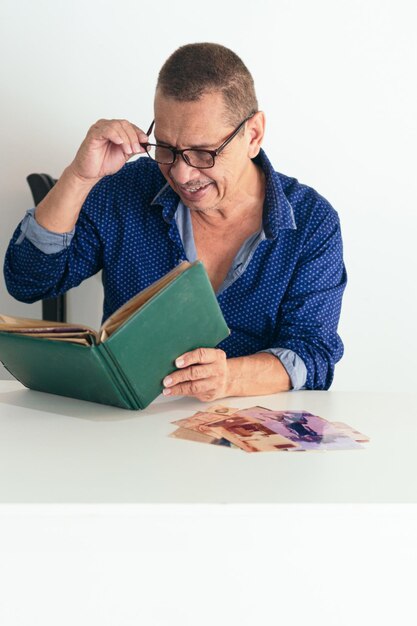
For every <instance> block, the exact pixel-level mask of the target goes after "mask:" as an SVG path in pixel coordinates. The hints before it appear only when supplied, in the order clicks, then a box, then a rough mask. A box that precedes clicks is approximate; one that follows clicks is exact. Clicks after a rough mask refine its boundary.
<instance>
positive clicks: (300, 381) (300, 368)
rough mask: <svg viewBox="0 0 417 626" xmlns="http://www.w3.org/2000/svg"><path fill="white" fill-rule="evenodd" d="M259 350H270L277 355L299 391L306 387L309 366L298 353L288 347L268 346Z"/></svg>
mask: <svg viewBox="0 0 417 626" xmlns="http://www.w3.org/2000/svg"><path fill="white" fill-rule="evenodd" d="M259 352H269V353H270V354H273V355H274V356H276V357H277V358H278V359H279V360H280V361H281V363H282V365H283V366H284V367H285V369H286V371H287V373H288V376H289V377H290V380H291V384H292V389H293V390H294V391H298V390H300V389H302V388H303V387H304V385H305V384H306V380H307V368H306V366H305V363H304V361H303V359H301V358H300V357H299V356H298V354H296V353H295V352H293V351H292V350H288V349H287V348H268V349H267V350H260V351H259Z"/></svg>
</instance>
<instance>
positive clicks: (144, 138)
mask: <svg viewBox="0 0 417 626" xmlns="http://www.w3.org/2000/svg"><path fill="white" fill-rule="evenodd" d="M133 128H134V129H135V131H136V135H137V138H138V141H139V147H140V150H141V152H146V149H145V148H143V147H142V146H141V145H140V144H141V143H147V142H148V141H149V136H148V135H147V134H146V133H145V132H144V131H143V130H142V129H141V128H139V126H136V125H135V124H133Z"/></svg>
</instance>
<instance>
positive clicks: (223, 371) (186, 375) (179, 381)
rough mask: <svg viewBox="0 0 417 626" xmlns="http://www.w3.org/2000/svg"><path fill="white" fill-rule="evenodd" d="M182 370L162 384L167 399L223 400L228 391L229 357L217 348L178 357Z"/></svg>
mask: <svg viewBox="0 0 417 626" xmlns="http://www.w3.org/2000/svg"><path fill="white" fill-rule="evenodd" d="M175 365H176V366H177V367H178V368H179V369H178V370H177V371H175V372H172V374H169V376H166V378H164V380H163V385H164V391H163V393H164V395H165V396H169V395H170V396H194V397H196V398H197V399H198V400H201V401H202V402H211V401H213V400H217V399H218V398H224V397H226V396H227V395H228V394H227V388H228V383H229V381H228V374H229V372H228V366H227V358H226V353H225V352H224V351H223V350H218V349H217V348H198V349H197V350H193V351H192V352H186V353H185V354H182V355H181V356H179V357H178V358H177V359H176V361H175Z"/></svg>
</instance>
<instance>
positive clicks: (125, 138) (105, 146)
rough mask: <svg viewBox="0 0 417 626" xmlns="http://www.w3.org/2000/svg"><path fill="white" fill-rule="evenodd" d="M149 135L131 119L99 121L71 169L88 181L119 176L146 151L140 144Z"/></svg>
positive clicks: (85, 140)
mask: <svg viewBox="0 0 417 626" xmlns="http://www.w3.org/2000/svg"><path fill="white" fill-rule="evenodd" d="M145 141H148V137H147V135H146V134H145V133H144V132H143V130H141V129H140V128H138V126H135V124H132V123H131V122H128V121H127V120H104V119H101V120H98V121H97V122H96V123H95V124H93V125H92V126H91V128H90V129H89V130H88V132H87V135H86V137H85V139H84V141H83V142H82V144H81V146H80V148H79V150H78V152H77V154H76V156H75V159H74V160H73V162H72V163H71V165H70V166H69V169H70V170H71V172H72V173H73V175H75V176H77V177H78V178H79V179H80V180H82V181H85V182H87V181H88V182H94V183H96V182H98V181H99V180H100V179H101V178H103V176H107V175H109V174H115V173H116V172H118V171H119V170H120V169H121V168H122V167H123V165H124V164H125V163H126V161H127V160H128V159H129V158H130V157H132V156H133V155H134V154H140V153H143V152H145V149H144V148H142V146H141V145H140V142H145Z"/></svg>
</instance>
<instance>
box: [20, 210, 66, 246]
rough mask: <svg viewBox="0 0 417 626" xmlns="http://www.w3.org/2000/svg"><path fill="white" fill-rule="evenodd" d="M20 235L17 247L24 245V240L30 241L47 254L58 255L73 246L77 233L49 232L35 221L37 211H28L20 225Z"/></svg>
mask: <svg viewBox="0 0 417 626" xmlns="http://www.w3.org/2000/svg"><path fill="white" fill-rule="evenodd" d="M20 231H21V232H20V235H19V237H18V239H17V240H16V245H19V244H21V243H22V241H23V240H24V239H29V241H30V242H31V243H33V245H34V246H35V247H36V248H38V250H41V252H44V253H45V254H56V253H57V252H62V251H63V250H65V248H68V246H69V245H70V244H71V240H72V238H73V236H74V233H75V228H73V229H72V231H71V232H69V233H54V232H53V231H51V230H47V229H46V228H44V227H43V226H41V225H40V224H38V222H37V221H36V219H35V209H34V208H33V209H29V210H28V211H26V215H25V217H24V218H23V220H22V223H21V224H20Z"/></svg>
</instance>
